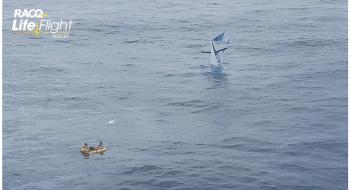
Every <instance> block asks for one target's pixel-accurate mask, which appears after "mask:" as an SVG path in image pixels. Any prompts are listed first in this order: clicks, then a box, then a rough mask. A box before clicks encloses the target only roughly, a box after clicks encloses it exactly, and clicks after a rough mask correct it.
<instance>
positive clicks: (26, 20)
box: [12, 9, 73, 38]
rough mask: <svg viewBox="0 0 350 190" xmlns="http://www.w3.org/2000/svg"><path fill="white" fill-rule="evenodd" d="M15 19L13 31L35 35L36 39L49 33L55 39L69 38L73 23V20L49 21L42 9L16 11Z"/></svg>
mask: <svg viewBox="0 0 350 190" xmlns="http://www.w3.org/2000/svg"><path fill="white" fill-rule="evenodd" d="M13 18H14V19H13V23H12V31H14V32H17V33H29V34H33V35H35V37H40V36H41V34H43V33H49V34H51V35H52V37H54V38H69V33H70V30H71V27H72V23H73V21H72V20H69V21H65V20H62V19H60V20H59V21H54V20H52V19H49V18H48V14H47V13H45V12H44V11H43V10H42V9H15V11H14V15H13Z"/></svg>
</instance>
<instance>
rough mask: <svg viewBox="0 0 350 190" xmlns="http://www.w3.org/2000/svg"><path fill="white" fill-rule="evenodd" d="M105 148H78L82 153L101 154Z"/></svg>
mask: <svg viewBox="0 0 350 190" xmlns="http://www.w3.org/2000/svg"><path fill="white" fill-rule="evenodd" d="M106 150H107V148H106V147H104V146H103V147H95V148H93V149H91V148H90V149H89V148H85V147H81V148H80V152H82V153H84V154H103V153H104V152H106Z"/></svg>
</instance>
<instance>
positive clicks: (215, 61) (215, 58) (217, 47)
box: [202, 32, 229, 67]
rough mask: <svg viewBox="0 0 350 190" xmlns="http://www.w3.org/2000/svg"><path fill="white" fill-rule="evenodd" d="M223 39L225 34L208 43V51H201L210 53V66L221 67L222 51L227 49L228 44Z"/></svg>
mask: <svg viewBox="0 0 350 190" xmlns="http://www.w3.org/2000/svg"><path fill="white" fill-rule="evenodd" d="M224 37H225V32H223V33H221V34H220V35H218V36H216V37H215V38H214V39H213V40H211V41H210V51H202V53H210V63H211V64H212V65H215V66H219V67H222V64H223V62H224V51H225V50H226V49H227V48H228V43H229V41H228V40H227V41H226V40H225V39H224Z"/></svg>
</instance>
